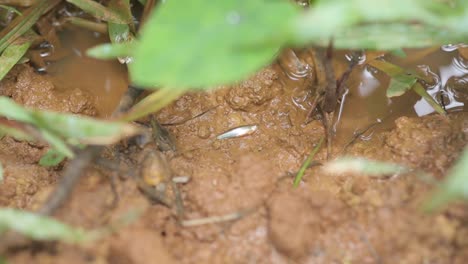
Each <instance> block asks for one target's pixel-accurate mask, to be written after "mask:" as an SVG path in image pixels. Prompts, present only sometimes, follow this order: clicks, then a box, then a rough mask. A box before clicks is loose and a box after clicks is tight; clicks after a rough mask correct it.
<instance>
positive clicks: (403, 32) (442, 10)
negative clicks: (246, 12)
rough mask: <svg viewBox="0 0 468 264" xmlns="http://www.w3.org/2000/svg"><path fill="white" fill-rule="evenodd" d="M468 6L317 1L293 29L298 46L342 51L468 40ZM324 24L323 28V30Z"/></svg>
mask: <svg viewBox="0 0 468 264" xmlns="http://www.w3.org/2000/svg"><path fill="white" fill-rule="evenodd" d="M467 15H468V5H467V4H466V1H465V2H462V1H458V2H457V3H455V4H454V5H453V6H450V5H447V4H445V3H439V2H437V1H428V0H413V1H407V0H341V1H340V0H334V1H317V3H316V4H315V5H314V6H313V8H311V9H309V10H308V11H307V12H305V13H304V15H302V16H298V17H297V19H296V22H295V23H294V24H293V25H292V28H291V31H292V32H293V38H292V42H293V43H295V44H302V45H304V44H307V43H314V44H319V45H327V44H328V40H329V39H330V38H331V37H333V38H334V40H335V47H338V48H351V49H352V48H371V49H396V48H401V47H423V46H428V45H435V44H443V43H446V42H460V41H462V40H464V39H466V38H467V37H468V30H467V27H466V23H467V22H468V19H467ZM317 25H319V26H317Z"/></svg>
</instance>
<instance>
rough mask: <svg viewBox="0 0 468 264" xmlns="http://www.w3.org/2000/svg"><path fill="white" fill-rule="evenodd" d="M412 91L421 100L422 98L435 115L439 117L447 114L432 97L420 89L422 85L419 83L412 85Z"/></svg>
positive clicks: (422, 88)
mask: <svg viewBox="0 0 468 264" xmlns="http://www.w3.org/2000/svg"><path fill="white" fill-rule="evenodd" d="M413 91H415V92H416V93H417V94H419V95H420V96H421V97H422V98H424V100H426V101H427V102H428V103H429V104H430V105H431V106H432V108H434V110H435V111H436V112H437V113H439V114H441V115H446V114H447V112H446V111H445V110H444V108H443V107H442V106H440V104H439V103H438V102H437V101H436V100H434V98H432V96H431V95H430V94H429V93H428V92H427V91H426V89H424V87H422V85H421V84H420V83H419V82H417V83H416V84H415V85H413Z"/></svg>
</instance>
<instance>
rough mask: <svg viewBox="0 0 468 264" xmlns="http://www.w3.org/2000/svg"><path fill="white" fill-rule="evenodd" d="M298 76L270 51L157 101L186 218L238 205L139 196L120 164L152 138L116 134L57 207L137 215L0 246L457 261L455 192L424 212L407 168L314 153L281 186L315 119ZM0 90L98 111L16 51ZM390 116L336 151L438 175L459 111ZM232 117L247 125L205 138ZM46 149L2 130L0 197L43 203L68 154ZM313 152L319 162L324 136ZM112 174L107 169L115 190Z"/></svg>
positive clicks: (122, 258)
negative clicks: (172, 204)
mask: <svg viewBox="0 0 468 264" xmlns="http://www.w3.org/2000/svg"><path fill="white" fill-rule="evenodd" d="M77 86H78V85H77ZM308 89H309V88H308V87H305V86H304V85H301V83H300V82H293V84H291V82H290V81H288V80H287V78H286V77H285V76H284V75H283V74H282V73H281V71H280V70H279V68H278V67H277V65H273V66H270V67H267V68H265V69H263V70H262V71H260V72H259V73H257V74H256V75H255V76H253V77H251V78H250V79H249V80H247V81H244V82H242V83H240V84H238V85H234V86H233V87H231V88H230V89H229V88H228V87H224V88H220V89H218V90H215V91H213V92H203V93H193V94H186V95H184V96H183V97H181V98H180V99H179V100H177V101H176V102H174V103H173V104H172V105H171V106H169V107H167V108H165V109H163V110H162V111H161V112H160V113H158V115H157V119H158V121H159V122H160V123H161V124H163V126H164V127H165V128H166V129H167V130H168V131H169V132H170V134H171V135H172V137H173V139H174V141H175V143H176V149H175V150H169V151H166V152H165V153H164V156H165V158H166V159H167V160H168V162H169V164H170V170H171V173H172V176H187V177H190V181H189V182H188V183H185V184H179V188H180V192H181V196H182V200H183V205H184V219H186V220H189V219H199V218H205V217H214V216H232V215H236V216H239V217H237V219H235V220H231V221H223V222H221V223H214V224H206V225H199V226H191V227H182V226H181V225H179V224H178V221H177V218H176V216H175V212H174V210H171V209H169V208H167V207H166V206H163V205H161V204H158V203H155V202H153V201H151V200H150V199H148V197H147V196H145V195H144V194H143V193H142V192H141V190H139V189H138V187H137V184H136V183H135V181H134V180H132V179H131V178H130V177H128V175H127V174H128V173H127V172H128V171H129V170H132V171H136V172H138V173H139V172H141V171H143V170H144V169H142V166H146V165H145V164H144V163H145V162H143V161H142V160H141V159H140V156H141V155H139V154H138V153H139V152H140V151H145V150H144V149H145V148H154V145H152V144H149V145H147V146H143V149H141V148H142V147H141V146H133V145H132V144H126V145H125V146H119V147H117V148H115V149H119V150H120V155H119V158H116V157H110V156H109V155H105V156H106V158H108V159H109V160H110V161H113V162H116V161H118V163H119V164H121V168H122V169H121V170H111V169H109V168H105V167H102V166H100V165H96V164H94V165H91V166H90V167H89V168H88V169H87V171H86V172H85V176H84V177H83V178H82V179H81V181H80V182H79V184H78V186H77V187H76V188H75V189H74V190H73V193H72V195H71V198H70V199H69V200H68V201H66V203H65V205H64V206H63V207H61V208H60V210H59V211H58V212H57V213H56V214H55V217H56V218H57V219H59V220H62V221H64V222H66V223H68V224H71V225H74V226H79V227H82V228H86V229H96V228H102V227H105V226H109V225H115V223H117V222H119V219H121V218H122V217H125V216H128V215H131V214H138V215H137V217H136V218H135V220H133V221H132V222H131V223H130V224H126V225H123V226H119V227H118V228H117V230H116V231H115V232H113V233H112V234H109V235H107V236H105V237H103V238H101V239H99V240H98V241H95V242H92V243H90V244H87V245H84V246H76V245H67V244H64V243H60V242H57V243H26V244H22V245H21V246H17V247H13V248H12V247H11V245H10V247H8V248H7V247H6V246H5V245H0V250H1V252H2V255H4V256H6V257H7V259H8V260H9V262H10V263H278V264H279V263H460V264H462V263H466V262H467V260H468V225H467V223H468V222H467V221H468V211H467V210H466V206H464V205H462V204H455V205H451V206H450V207H448V208H447V209H445V210H443V211H439V212H436V213H433V214H426V213H424V212H422V211H421V205H422V203H423V202H424V201H426V199H427V198H428V197H429V195H430V194H431V190H433V187H432V186H430V185H428V184H426V183H424V182H423V181H421V179H420V178H418V175H417V174H415V173H412V172H410V173H406V174H402V175H393V176H392V175H389V176H388V177H383V178H369V177H365V176H362V175H356V174H351V173H345V174H341V175H334V174H333V175H332V174H326V173H325V172H323V170H322V169H321V166H319V165H316V166H312V167H311V168H310V169H308V170H307V171H306V173H305V175H304V180H303V182H302V183H301V184H300V185H299V187H298V188H293V186H292V180H293V177H294V175H295V174H296V172H297V171H298V169H299V167H300V166H301V164H302V162H303V161H304V160H305V158H306V157H307V155H308V154H309V153H310V151H311V150H312V149H313V147H314V146H315V144H317V143H318V142H319V141H320V138H321V137H323V135H324V129H323V126H322V123H321V121H320V120H314V121H312V122H311V123H309V124H307V125H305V124H304V120H305V119H306V115H307V112H308V107H309V106H310V101H311V96H312V95H313V94H312V93H311V92H310V91H309V90H308ZM0 95H4V96H9V97H11V98H13V99H14V100H15V101H17V102H19V103H22V104H24V105H26V106H30V107H37V108H40V109H49V110H55V111H63V112H71V113H80V114H86V115H100V116H105V115H107V114H108V113H104V112H103V111H102V109H103V107H102V105H100V101H99V98H97V97H96V96H94V95H93V93H92V92H90V91H88V90H86V89H80V88H74V89H73V88H67V89H64V88H63V87H58V85H57V82H56V81H55V83H54V79H53V78H52V77H51V76H48V75H39V74H37V73H35V72H34V70H33V69H32V68H31V67H30V66H27V65H19V66H16V67H15V69H14V70H13V71H12V73H11V74H10V75H9V76H8V77H7V78H6V79H5V80H3V81H2V82H1V84H0ZM350 96H351V98H352V96H353V90H351V93H350ZM114 103H115V102H114ZM100 109H101V110H100ZM359 118H361V119H362V116H354V119H353V117H352V115H351V117H349V118H348V119H347V121H346V120H345V121H343V124H347V126H352V125H350V124H352V123H355V124H356V125H355V127H354V128H353V129H346V128H343V129H342V131H341V132H340V133H341V135H344V136H343V137H345V138H348V139H349V138H350V137H351V136H352V133H353V131H354V130H356V129H358V128H362V127H359V126H358V124H359V122H358V121H356V120H358V119H359ZM388 122H389V123H388V124H387V125H386V126H383V128H380V129H379V127H378V126H377V127H376V129H371V131H370V132H372V133H370V134H371V135H372V136H371V137H370V138H367V140H361V139H358V140H356V142H354V143H353V144H352V145H350V146H349V148H347V154H350V155H356V156H364V157H368V158H372V159H376V160H385V161H393V162H398V163H402V164H405V165H407V166H410V167H412V168H415V169H422V170H425V171H427V172H430V173H432V174H433V175H435V177H437V178H438V179H441V178H443V177H444V175H445V174H446V172H447V170H448V169H449V168H450V166H451V165H452V164H453V162H454V161H455V160H456V159H457V157H458V156H459V153H460V151H461V150H462V149H463V147H464V146H465V144H466V141H467V137H466V131H468V115H467V114H466V113H464V112H456V113H450V114H449V115H448V117H447V118H445V117H442V116H439V115H436V114H432V115H426V116H423V117H414V116H397V117H395V118H393V119H391V120H390V121H388ZM243 125H257V126H258V130H257V131H256V132H255V133H253V134H251V135H248V136H245V137H241V138H233V139H226V140H217V139H216V136H217V135H219V134H221V133H223V132H225V131H227V130H229V129H231V128H234V127H238V126H243ZM387 127H388V128H387ZM367 135H369V133H367ZM345 142H346V140H339V139H338V138H337V139H336V140H335V143H334V144H333V153H332V154H333V155H332V156H333V157H336V156H338V155H339V154H342V153H343V152H342V151H343V146H344V145H345ZM127 146H128V147H127ZM115 149H114V150H115ZM46 150H47V146H45V145H41V144H34V143H26V142H19V141H15V140H14V139H12V138H10V137H4V138H3V139H1V140H0V160H1V161H2V164H3V166H4V170H5V180H4V182H3V183H2V184H0V206H2V207H13V208H21V209H26V210H36V209H37V208H39V207H40V206H41V205H42V204H43V203H44V201H45V199H46V197H47V196H48V195H49V194H50V192H51V191H52V190H53V188H54V187H55V186H56V185H57V182H58V180H59V179H60V177H61V172H62V169H63V168H64V166H67V162H64V163H62V164H60V165H59V166H56V167H53V168H44V167H41V166H39V165H38V164H37V163H38V160H39V159H40V157H41V155H43V154H44V153H45V151H46ZM107 152H109V151H107ZM315 160H317V161H318V162H325V160H326V150H325V148H322V149H321V150H320V151H319V153H318V154H317V156H316V157H315ZM110 179H117V181H116V192H117V194H118V200H117V201H116V200H115V198H116V196H115V195H114V193H113V192H112V189H111V185H110ZM135 212H137V213H135ZM235 218H236V217H235Z"/></svg>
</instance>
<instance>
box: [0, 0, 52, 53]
mask: <svg viewBox="0 0 468 264" xmlns="http://www.w3.org/2000/svg"><path fill="white" fill-rule="evenodd" d="M58 3H60V0H40V1H38V2H37V3H36V4H35V5H34V6H31V7H29V8H28V9H26V11H24V12H23V15H22V16H18V17H16V18H15V19H14V20H13V21H12V22H11V23H10V24H8V26H7V27H5V28H4V29H3V30H2V31H1V32H0V52H3V51H4V50H5V49H6V48H7V47H8V46H9V45H10V44H12V43H13V42H14V41H15V40H16V39H17V38H18V37H20V36H21V35H23V34H24V33H26V31H28V30H29V29H31V27H32V26H33V25H34V24H35V23H36V22H37V20H38V19H39V17H41V15H42V14H43V13H44V12H45V11H46V10H48V9H49V8H51V7H53V6H55V5H57V4H58Z"/></svg>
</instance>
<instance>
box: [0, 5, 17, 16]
mask: <svg viewBox="0 0 468 264" xmlns="http://www.w3.org/2000/svg"><path fill="white" fill-rule="evenodd" d="M0 8H3V9H6V10H8V11H10V12H13V13H15V14H17V15H19V16H21V12H20V11H18V9H16V8H14V7H12V6H6V5H0Z"/></svg>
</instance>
